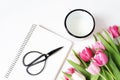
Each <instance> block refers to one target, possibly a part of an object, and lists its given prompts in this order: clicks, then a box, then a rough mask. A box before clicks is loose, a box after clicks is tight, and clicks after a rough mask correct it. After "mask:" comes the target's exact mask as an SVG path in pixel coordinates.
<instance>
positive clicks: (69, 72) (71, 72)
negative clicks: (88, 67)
mask: <svg viewBox="0 0 120 80" xmlns="http://www.w3.org/2000/svg"><path fill="white" fill-rule="evenodd" d="M74 72H75V69H74V68H72V67H71V68H68V70H67V71H66V73H67V74H71V75H72V74H73V73H74Z"/></svg>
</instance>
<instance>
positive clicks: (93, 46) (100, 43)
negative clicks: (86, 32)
mask: <svg viewBox="0 0 120 80" xmlns="http://www.w3.org/2000/svg"><path fill="white" fill-rule="evenodd" d="M92 48H93V50H94V51H96V50H98V49H102V50H105V47H104V45H103V44H102V42H100V41H97V42H96V43H95V44H93V45H92Z"/></svg>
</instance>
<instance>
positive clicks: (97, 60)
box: [93, 51, 108, 66]
mask: <svg viewBox="0 0 120 80" xmlns="http://www.w3.org/2000/svg"><path fill="white" fill-rule="evenodd" d="M93 62H94V64H96V65H97V66H104V65H105V64H106V63H107V62H108V57H107V55H106V54H105V53H104V52H102V51H97V54H96V55H95V56H94V58H93Z"/></svg>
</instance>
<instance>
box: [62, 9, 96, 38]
mask: <svg viewBox="0 0 120 80" xmlns="http://www.w3.org/2000/svg"><path fill="white" fill-rule="evenodd" d="M75 11H83V12H86V13H88V14H89V15H90V16H91V18H92V20H93V28H92V30H91V31H90V32H89V33H88V34H86V35H84V36H77V35H75V34H73V33H71V32H70V31H69V30H68V28H67V24H66V21H67V18H68V16H69V15H70V14H71V13H73V12H75ZM64 25H65V28H66V30H67V32H68V33H69V34H70V35H72V36H74V37H76V38H85V37H87V36H89V35H90V34H91V33H92V32H93V31H94V29H95V19H94V17H93V15H92V14H91V13H90V12H88V11H87V10H84V9H74V10H72V11H70V12H69V13H68V14H67V15H66V17H65V21H64Z"/></svg>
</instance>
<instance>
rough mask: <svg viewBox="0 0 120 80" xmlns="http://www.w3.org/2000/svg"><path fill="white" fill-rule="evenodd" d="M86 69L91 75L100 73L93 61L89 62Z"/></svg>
mask: <svg viewBox="0 0 120 80" xmlns="http://www.w3.org/2000/svg"><path fill="white" fill-rule="evenodd" d="M86 71H88V72H89V73H91V74H92V75H97V74H99V73H100V68H99V67H98V66H97V65H95V64H94V63H93V62H91V63H90V65H89V67H88V68H86Z"/></svg>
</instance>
